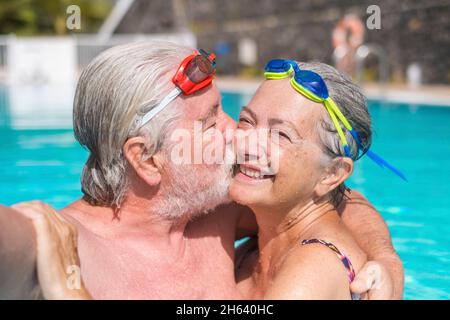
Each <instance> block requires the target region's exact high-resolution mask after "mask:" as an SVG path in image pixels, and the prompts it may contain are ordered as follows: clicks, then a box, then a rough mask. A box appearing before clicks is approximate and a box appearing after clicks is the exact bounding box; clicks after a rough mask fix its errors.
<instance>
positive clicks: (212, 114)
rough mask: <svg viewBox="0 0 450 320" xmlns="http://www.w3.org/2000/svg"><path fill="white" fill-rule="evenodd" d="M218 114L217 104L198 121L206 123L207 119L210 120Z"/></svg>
mask: <svg viewBox="0 0 450 320" xmlns="http://www.w3.org/2000/svg"><path fill="white" fill-rule="evenodd" d="M218 112H219V104H216V105H215V106H214V107H212V108H210V109H209V110H208V113H206V115H204V116H203V117H201V118H200V119H199V120H200V121H201V122H206V121H207V120H208V119H211V118H213V117H215V116H217V113H218Z"/></svg>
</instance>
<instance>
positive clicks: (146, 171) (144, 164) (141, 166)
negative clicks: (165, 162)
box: [123, 137, 161, 186]
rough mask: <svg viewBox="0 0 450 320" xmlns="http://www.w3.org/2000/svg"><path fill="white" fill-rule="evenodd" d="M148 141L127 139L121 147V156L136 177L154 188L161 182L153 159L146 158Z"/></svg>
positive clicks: (135, 138)
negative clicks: (122, 155)
mask: <svg viewBox="0 0 450 320" xmlns="http://www.w3.org/2000/svg"><path fill="white" fill-rule="evenodd" d="M147 146H148V141H147V140H146V139H145V138H144V137H133V138H130V139H128V140H127V141H126V142H125V144H124V146H123V154H124V157H125V159H127V161H128V163H129V164H130V168H133V170H134V172H135V173H136V175H137V176H138V177H139V178H141V179H142V180H143V181H145V182H146V183H147V184H148V185H151V186H155V185H158V184H159V183H160V182H161V173H160V170H159V168H158V166H157V164H156V163H155V161H154V157H153V156H151V157H147V156H146V154H147V150H148V147H147Z"/></svg>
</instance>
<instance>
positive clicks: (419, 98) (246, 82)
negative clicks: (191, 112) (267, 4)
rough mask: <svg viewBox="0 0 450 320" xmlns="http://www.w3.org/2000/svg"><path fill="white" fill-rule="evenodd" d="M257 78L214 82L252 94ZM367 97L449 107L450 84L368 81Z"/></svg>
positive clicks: (366, 86)
mask: <svg viewBox="0 0 450 320" xmlns="http://www.w3.org/2000/svg"><path fill="white" fill-rule="evenodd" d="M261 81H262V79H258V78H249V79H243V78H237V77H217V80H216V83H217V85H218V87H219V89H221V90H226V91H239V92H244V93H247V94H253V93H254V92H255V91H256V89H257V88H258V86H259V84H260V83H261ZM362 88H363V91H364V94H365V95H366V96H367V98H368V99H374V100H389V101H391V102H399V103H409V104H420V105H430V106H442V107H450V86H448V85H423V86H417V87H410V86H407V85H395V84H389V85H379V84H374V83H368V84H366V85H363V86H362Z"/></svg>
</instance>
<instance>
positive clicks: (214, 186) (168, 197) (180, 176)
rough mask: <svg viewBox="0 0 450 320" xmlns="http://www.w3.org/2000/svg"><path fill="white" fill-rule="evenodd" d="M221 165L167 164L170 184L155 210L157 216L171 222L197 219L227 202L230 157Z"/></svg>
mask: <svg viewBox="0 0 450 320" xmlns="http://www.w3.org/2000/svg"><path fill="white" fill-rule="evenodd" d="M226 157H228V158H227V159H226V161H225V163H224V164H217V165H206V164H202V165H193V164H182V165H180V164H174V163H172V162H171V161H168V167H169V168H168V170H169V171H170V176H171V177H172V184H171V186H170V188H168V190H166V192H165V196H164V199H161V202H160V205H159V206H158V207H159V209H158V213H159V214H160V215H161V216H163V217H165V218H167V219H172V220H177V219H180V218H187V219H189V220H191V219H194V218H196V217H199V216H201V215H203V214H205V213H208V212H209V211H211V210H213V209H215V208H216V207H217V206H219V205H221V204H225V203H228V202H230V201H231V199H230V197H229V193H228V188H229V186H230V182H231V178H232V168H233V159H234V155H233V154H232V153H228V152H227V153H226Z"/></svg>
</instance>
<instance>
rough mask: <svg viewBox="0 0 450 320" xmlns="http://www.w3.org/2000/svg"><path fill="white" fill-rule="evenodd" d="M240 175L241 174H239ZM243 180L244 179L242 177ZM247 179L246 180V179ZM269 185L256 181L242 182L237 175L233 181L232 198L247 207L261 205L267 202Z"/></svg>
mask: <svg viewBox="0 0 450 320" xmlns="http://www.w3.org/2000/svg"><path fill="white" fill-rule="evenodd" d="M238 175H239V173H238ZM241 178H242V177H241ZM246 178H247V177H245V178H244V179H246ZM267 187H268V186H267V185H264V184H263V183H261V184H259V183H255V182H254V181H242V180H241V179H239V177H237V175H236V176H235V177H234V178H233V179H232V180H231V184H230V189H229V193H230V197H231V199H233V201H235V202H237V203H239V204H242V205H246V206H252V205H261V204H263V203H264V202H265V200H267Z"/></svg>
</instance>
